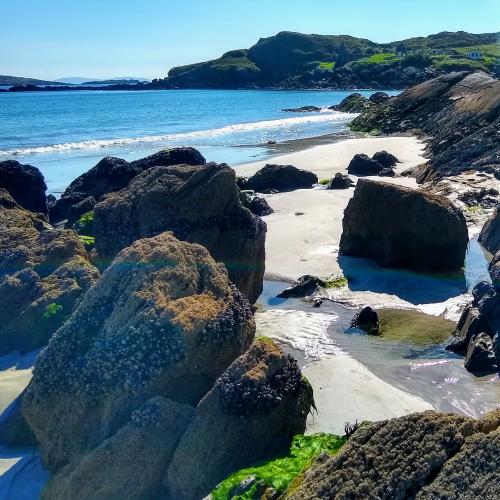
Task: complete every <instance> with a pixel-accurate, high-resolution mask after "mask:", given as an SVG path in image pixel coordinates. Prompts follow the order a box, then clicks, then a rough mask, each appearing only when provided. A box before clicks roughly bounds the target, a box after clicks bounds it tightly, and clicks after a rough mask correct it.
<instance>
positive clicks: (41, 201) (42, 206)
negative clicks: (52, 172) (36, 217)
mask: <svg viewBox="0 0 500 500" xmlns="http://www.w3.org/2000/svg"><path fill="white" fill-rule="evenodd" d="M2 188H3V189H6V190H7V191H8V192H9V194H10V195H11V196H12V198H13V199H14V200H15V201H16V203H18V204H19V205H20V206H21V207H23V208H25V209H26V210H30V211H31V212H35V213H41V214H45V215H46V214H47V199H46V198H45V191H46V190H47V186H46V184H45V180H44V179H43V175H42V174H41V172H40V170H38V168H36V167H32V166H31V165H21V164H20V163H19V162H17V161H15V160H7V161H0V189H2Z"/></svg>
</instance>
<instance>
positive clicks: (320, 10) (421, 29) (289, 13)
mask: <svg viewBox="0 0 500 500" xmlns="http://www.w3.org/2000/svg"><path fill="white" fill-rule="evenodd" d="M499 26H500V0H476V1H470V0H467V1H465V0H413V1H409V0H378V1H376V0H342V1H338V0H245V1H239V0H133V1H132V0H18V1H16V0H14V1H12V0H0V47H1V49H0V74H2V75H16V76H30V77H34V78H43V79H55V78H60V77H67V76H84V77H96V78H105V77H113V76H140V77H149V78H154V77H163V76H165V75H166V73H167V71H168V69H169V68H170V67H172V66H176V65H180V64H188V63H191V62H197V61H201V60H206V59H211V58H215V57H218V56H219V55H221V54H222V53H223V52H225V51H227V50H231V49H236V48H244V47H249V46H251V45H253V44H254V43H255V42H256V41H257V40H258V39H259V38H260V37H266V36H270V35H273V34H275V33H277V32H279V31H283V30H288V31H300V32H302V33H320V34H349V35H354V36H360V37H364V38H369V39H371V40H373V41H376V42H389V41H394V40H399V39H402V38H407V37H410V36H420V35H428V34H431V33H437V32H439V31H457V30H465V31H471V32H474V33H482V32H493V31H498V29H499Z"/></svg>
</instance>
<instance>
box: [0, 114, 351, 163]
mask: <svg viewBox="0 0 500 500" xmlns="http://www.w3.org/2000/svg"><path fill="white" fill-rule="evenodd" d="M356 116H357V115H356V114H354V113H341V112H338V111H333V112H332V111H330V110H328V109H326V108H325V109H324V110H322V112H321V113H320V114H317V115H307V116H295V117H292V118H283V119H278V120H264V121H260V122H250V123H237V124H234V125H226V126H225V127H220V128H213V129H208V130H197V131H194V132H182V133H176V134H165V135H147V136H143V137H126V138H118V139H101V140H97V139H96V140H87V141H80V142H64V143H61V144H52V145H49V146H33V147H26V148H19V149H9V150H0V156H12V155H25V154H36V153H59V152H65V151H71V150H78V149H101V148H106V147H113V146H126V145H131V144H140V143H155V142H176V143H178V142H181V141H189V140H192V139H197V138H209V137H217V136H224V135H230V134H236V133H244V132H252V131H258V130H273V129H283V128H288V127H293V126H295V125H302V124H307V123H324V122H347V121H349V120H351V119H352V118H354V117H356Z"/></svg>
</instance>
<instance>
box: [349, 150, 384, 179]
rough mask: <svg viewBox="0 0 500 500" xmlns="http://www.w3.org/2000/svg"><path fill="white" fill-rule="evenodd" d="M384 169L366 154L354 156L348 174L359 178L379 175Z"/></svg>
mask: <svg viewBox="0 0 500 500" xmlns="http://www.w3.org/2000/svg"><path fill="white" fill-rule="evenodd" d="M383 169H384V167H383V165H382V164H381V163H379V162H378V161H377V160H374V159H372V158H370V157H369V156H367V155H365V154H357V155H354V157H353V158H352V160H351V161H350V162H349V165H348V166H347V172H348V173H350V174H351V175H358V176H364V175H379V174H380V172H381V171H382V170H383Z"/></svg>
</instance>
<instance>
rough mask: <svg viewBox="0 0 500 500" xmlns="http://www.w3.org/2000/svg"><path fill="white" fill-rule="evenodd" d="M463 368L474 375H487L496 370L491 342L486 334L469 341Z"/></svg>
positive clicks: (482, 333)
mask: <svg viewBox="0 0 500 500" xmlns="http://www.w3.org/2000/svg"><path fill="white" fill-rule="evenodd" d="M464 366H465V368H466V369H467V370H468V371H470V372H471V373H474V374H476V375H487V374H489V373H495V372H496V371H497V370H498V366H497V361H496V359H495V353H494V350H493V340H492V338H491V337H490V336H489V335H488V334H486V333H484V332H481V333H479V334H478V335H476V336H475V337H474V338H473V339H472V340H471V341H470V343H469V347H468V348H467V353H466V354H465V360H464Z"/></svg>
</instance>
